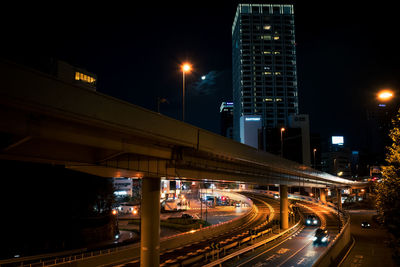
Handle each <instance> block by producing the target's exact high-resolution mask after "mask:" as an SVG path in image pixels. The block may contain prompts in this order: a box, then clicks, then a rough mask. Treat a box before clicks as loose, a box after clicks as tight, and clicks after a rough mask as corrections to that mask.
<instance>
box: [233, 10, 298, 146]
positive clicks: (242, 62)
mask: <svg viewBox="0 0 400 267" xmlns="http://www.w3.org/2000/svg"><path fill="white" fill-rule="evenodd" d="M294 30H295V28H294V12H293V5H291V4H239V5H238V7H237V10H236V15H235V18H234V22H233V26H232V68H233V103H234V114H233V135H234V139H235V140H237V141H240V140H241V139H242V140H243V138H241V136H240V133H241V132H245V131H243V129H240V125H244V124H243V123H242V124H241V123H240V122H241V118H242V117H247V116H249V115H258V116H260V118H261V125H262V127H263V128H264V129H270V128H280V127H286V126H287V125H288V120H289V115H290V114H298V95H297V72H296V50H295V33H294ZM242 120H243V119H242ZM264 142H265V141H264Z"/></svg>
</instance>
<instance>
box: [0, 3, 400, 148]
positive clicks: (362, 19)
mask: <svg viewBox="0 0 400 267" xmlns="http://www.w3.org/2000/svg"><path fill="white" fill-rule="evenodd" d="M237 3H238V1H227V0H219V1H218V0H215V1H185V2H183V1H169V2H167V1H164V2H163V3H162V4H160V3H158V2H147V4H145V3H136V1H135V2H132V4H129V5H126V6H124V5H114V6H110V3H108V2H107V5H104V4H100V6H99V5H98V4H99V2H97V3H96V5H83V4H81V3H79V4H78V3H72V2H69V3H68V4H65V5H61V4H58V5H57V7H56V6H50V7H49V6H47V5H46V6H38V5H37V4H36V3H35V5H32V6H23V7H21V6H10V7H6V8H3V11H2V12H3V13H4V14H2V16H1V19H0V23H1V26H0V27H1V34H2V38H1V40H2V42H1V45H2V49H1V51H2V52H1V55H2V56H3V57H6V58H10V57H11V58H13V57H14V58H15V57H16V58H19V59H23V60H35V59H37V58H46V57H54V58H58V59H61V60H65V61H67V62H69V63H71V64H73V65H76V66H78V67H81V68H84V69H86V70H88V71H90V72H93V73H95V74H96V75H97V77H98V83H97V89H98V91H99V92H101V93H105V94H107V95H111V96H113V97H116V98H119V99H122V100H125V101H127V102H130V103H133V104H136V105H140V106H143V107H145V108H148V109H151V110H153V111H156V108H157V97H164V98H166V99H167V100H168V103H163V104H161V107H160V111H161V113H163V114H165V115H167V116H170V117H174V118H177V119H180V118H181V101H182V100H181V93H182V74H181V72H180V69H179V65H180V64H181V63H182V62H184V61H190V62H191V63H192V64H193V68H194V71H193V72H192V73H191V74H190V75H188V76H187V98H186V105H187V110H186V114H185V116H186V119H187V121H188V122H189V123H191V124H193V125H196V126H199V127H201V128H204V129H207V130H210V131H213V132H216V133H219V106H220V104H221V102H222V101H229V100H232V74H231V69H232V66H231V53H232V52H231V28H232V22H233V18H234V13H235V11H236V5H237ZM315 3H319V4H318V5H315ZM360 3H364V5H361V4H355V3H351V4H349V3H348V1H330V2H328V1H323V2H322V1H320V2H314V3H313V2H312V1H297V2H296V3H295V14H296V15H295V19H296V20H295V25H296V43H297V46H296V47H297V68H298V90H299V101H300V103H299V106H300V112H301V113H306V114H309V115H310V122H311V130H312V132H316V133H320V134H321V135H322V136H330V135H344V136H345V142H346V144H347V145H349V146H350V147H353V148H358V147H362V146H363V145H364V144H363V140H364V137H363V136H364V132H365V123H364V121H365V119H366V109H367V108H368V106H369V105H372V104H373V100H374V94H375V93H376V91H377V90H378V89H380V88H386V87H390V88H393V89H396V88H399V78H398V77H399V62H400V54H399V50H398V47H399V44H398V40H396V39H397V38H398V26H399V22H398V18H397V17H398V14H397V13H396V9H395V8H394V7H393V6H392V5H391V4H390V2H389V1H379V2H376V3H370V2H365V1H364V2H360ZM48 8H50V9H48ZM202 75H207V78H206V80H205V81H203V82H202V81H201V76H202Z"/></svg>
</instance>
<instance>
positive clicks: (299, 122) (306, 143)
mask: <svg viewBox="0 0 400 267" xmlns="http://www.w3.org/2000/svg"><path fill="white" fill-rule="evenodd" d="M288 126H289V128H299V129H301V133H300V140H301V151H302V163H303V164H305V165H307V166H311V154H310V121H309V118H308V115H306V114H301V115H296V114H290V115H289V122H288Z"/></svg>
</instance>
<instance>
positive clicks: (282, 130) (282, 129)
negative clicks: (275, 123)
mask: <svg viewBox="0 0 400 267" xmlns="http://www.w3.org/2000/svg"><path fill="white" fill-rule="evenodd" d="M285 130H286V129H285V128H283V127H282V128H281V157H283V132H284V131H285Z"/></svg>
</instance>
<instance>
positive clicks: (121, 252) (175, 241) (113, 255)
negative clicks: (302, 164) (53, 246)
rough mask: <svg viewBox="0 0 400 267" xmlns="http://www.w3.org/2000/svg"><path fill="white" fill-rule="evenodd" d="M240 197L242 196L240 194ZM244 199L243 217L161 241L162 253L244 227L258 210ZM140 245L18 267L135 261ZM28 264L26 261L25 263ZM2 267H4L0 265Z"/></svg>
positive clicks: (248, 200)
mask: <svg viewBox="0 0 400 267" xmlns="http://www.w3.org/2000/svg"><path fill="white" fill-rule="evenodd" d="M236 194H238V193H236ZM238 195H240V194H238ZM240 198H243V200H245V201H243V202H246V203H247V204H248V205H250V206H251V209H250V210H249V211H248V212H247V213H245V214H243V215H242V216H239V217H236V218H234V219H232V220H229V221H225V222H222V223H219V224H215V225H211V226H207V227H204V228H201V229H197V230H192V231H189V232H185V233H180V234H176V235H173V236H168V237H164V238H161V239H160V251H161V252H163V251H168V250H169V249H172V248H175V247H177V246H185V245H187V244H189V243H192V242H196V241H200V240H202V239H205V238H211V237H212V236H215V235H218V234H219V233H222V232H225V231H226V230H227V229H229V228H235V227H239V226H241V225H243V224H244V223H245V222H247V221H248V220H251V219H253V218H254V217H255V216H256V215H257V213H258V209H257V207H256V206H255V205H253V202H252V201H251V200H250V199H248V198H247V197H245V196H243V195H240ZM139 245H140V244H135V245H126V246H120V247H115V248H110V249H104V250H98V251H92V252H85V253H79V254H76V255H71V256H66V257H65V256H64V257H56V258H54V259H49V260H42V261H40V262H36V263H32V264H24V259H20V260H19V261H17V262H20V263H21V264H18V266H25V267H28V266H29V267H35V266H71V265H74V266H94V265H96V266H98V265H104V264H118V263H120V262H122V261H121V259H124V260H123V261H124V262H125V261H126V260H134V259H135V258H138V257H139V255H140V246H139ZM25 262H26V261H25ZM0 266H3V265H2V264H0Z"/></svg>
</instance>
